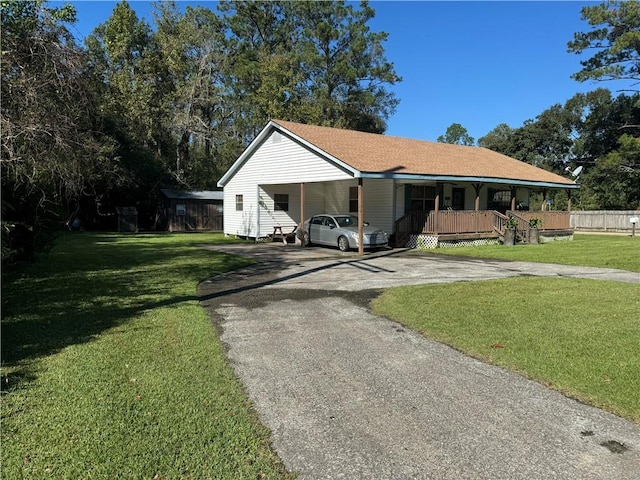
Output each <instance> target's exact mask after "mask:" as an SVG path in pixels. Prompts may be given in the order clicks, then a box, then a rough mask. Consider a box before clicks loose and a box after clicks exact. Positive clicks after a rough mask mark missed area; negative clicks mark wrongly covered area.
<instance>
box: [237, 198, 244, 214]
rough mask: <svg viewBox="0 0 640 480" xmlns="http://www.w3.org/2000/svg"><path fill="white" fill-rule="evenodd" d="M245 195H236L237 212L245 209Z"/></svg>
mask: <svg viewBox="0 0 640 480" xmlns="http://www.w3.org/2000/svg"><path fill="white" fill-rule="evenodd" d="M243 203H244V200H243V197H242V195H236V212H241V211H242V209H243Z"/></svg>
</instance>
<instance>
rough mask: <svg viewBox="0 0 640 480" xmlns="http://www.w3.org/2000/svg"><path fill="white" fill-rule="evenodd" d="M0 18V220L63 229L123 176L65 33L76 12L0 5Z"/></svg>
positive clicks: (37, 3)
mask: <svg viewBox="0 0 640 480" xmlns="http://www.w3.org/2000/svg"><path fill="white" fill-rule="evenodd" d="M1 13H2V15H1V19H2V72H1V75H2V81H1V82H0V86H1V89H2V107H1V111H2V115H1V119H0V120H1V124H0V129H1V131H2V142H1V152H2V156H1V159H2V203H3V208H2V210H3V220H5V221H16V222H21V223H22V224H23V225H25V228H27V229H29V230H31V231H33V232H36V233H37V232H38V231H40V230H42V228H44V227H46V226H47V224H48V225H49V226H50V227H54V226H56V225H57V226H61V225H63V224H64V222H65V221H67V220H69V219H70V217H71V216H72V215H74V214H75V213H77V210H78V205H79V203H80V202H81V201H82V200H83V199H84V198H86V197H91V196H99V193H98V192H99V191H100V190H101V189H102V188H103V187H104V186H109V185H113V184H117V183H118V182H119V181H120V178H121V174H122V169H121V167H120V165H119V163H118V162H117V159H115V158H114V157H113V147H114V145H113V142H112V141H111V140H110V139H109V138H108V137H107V136H105V135H103V134H101V133H99V132H98V131H97V128H96V125H95V121H94V120H95V117H96V111H95V109H94V102H93V98H92V96H91V92H90V89H88V88H87V82H86V78H85V77H84V75H83V72H84V65H85V57H84V54H83V51H82V50H81V49H80V48H79V47H78V46H77V45H76V44H75V41H74V38H73V36H72V35H71V33H70V32H69V30H68V28H67V25H68V24H70V23H73V22H75V10H74V9H73V7H72V6H70V5H66V6H63V7H59V8H50V7H47V6H46V4H45V3H44V2H43V1H42V0H31V1H21V2H2V4H1Z"/></svg>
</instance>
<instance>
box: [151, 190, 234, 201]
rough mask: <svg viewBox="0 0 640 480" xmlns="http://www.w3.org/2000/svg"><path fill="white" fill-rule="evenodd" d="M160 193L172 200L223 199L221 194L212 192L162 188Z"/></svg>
mask: <svg viewBox="0 0 640 480" xmlns="http://www.w3.org/2000/svg"><path fill="white" fill-rule="evenodd" d="M160 191H161V192H162V194H163V195H164V196H165V197H167V198H170V199H174V200H222V199H223V198H224V193H223V192H221V191H214V190H198V191H183V190H170V189H168V188H162V189H160Z"/></svg>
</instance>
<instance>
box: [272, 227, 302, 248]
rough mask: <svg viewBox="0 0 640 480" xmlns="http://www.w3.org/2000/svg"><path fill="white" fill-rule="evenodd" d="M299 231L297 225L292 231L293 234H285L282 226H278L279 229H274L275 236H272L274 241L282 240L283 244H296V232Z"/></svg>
mask: <svg viewBox="0 0 640 480" xmlns="http://www.w3.org/2000/svg"><path fill="white" fill-rule="evenodd" d="M297 229H298V226H297V225H295V226H294V227H293V228H292V229H291V232H286V233H285V232H283V231H282V227H281V226H277V227H273V235H272V237H271V238H272V239H273V240H276V239H278V240H282V243H285V244H286V243H295V241H296V230H297Z"/></svg>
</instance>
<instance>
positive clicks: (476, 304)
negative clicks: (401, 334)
mask: <svg viewBox="0 0 640 480" xmlns="http://www.w3.org/2000/svg"><path fill="white" fill-rule="evenodd" d="M373 309H374V312H375V313H376V314H380V315H386V316H388V317H389V318H392V319H393V320H395V321H397V322H399V323H402V324H404V325H406V326H408V327H410V328H412V329H415V330H417V331H419V332H422V333H423V334H424V335H426V336H428V337H431V338H434V339H436V340H438V341H441V342H443V343H446V344H449V345H451V346H453V347H455V348H456V349H459V350H461V351H463V352H465V353H468V354H470V355H472V356H474V357H477V358H479V359H482V360H484V361H488V362H490V363H493V364H496V365H500V366H503V367H507V368H509V369H511V370H514V371H518V372H521V373H522V374H524V375H526V376H528V377H530V378H533V379H535V380H538V381H540V382H542V383H544V384H547V385H549V386H551V387H553V388H555V389H557V390H560V391H561V392H563V393H565V394H567V395H569V396H572V397H575V398H577V399H580V400H581V401H584V402H587V403H590V404H592V405H595V406H598V407H601V408H605V409H607V410H610V411H612V412H615V413H617V414H619V415H622V416H625V417H627V418H629V419H632V420H634V421H636V422H638V423H640V395H638V392H640V371H639V367H638V366H639V365H640V348H638V346H639V345H640V321H638V312H639V311H640V288H639V287H638V285H635V284H623V283H615V282H606V281H596V280H581V279H577V280H576V279H566V278H530V277H527V278H509V279H503V280H495V281H484V282H473V283H470V282H465V283H455V284H446V285H444V284H441V285H424V286H413V287H399V288H394V289H390V290H387V291H385V292H384V293H383V294H382V296H380V297H379V298H377V299H376V300H375V301H374V302H373Z"/></svg>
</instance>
